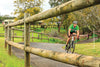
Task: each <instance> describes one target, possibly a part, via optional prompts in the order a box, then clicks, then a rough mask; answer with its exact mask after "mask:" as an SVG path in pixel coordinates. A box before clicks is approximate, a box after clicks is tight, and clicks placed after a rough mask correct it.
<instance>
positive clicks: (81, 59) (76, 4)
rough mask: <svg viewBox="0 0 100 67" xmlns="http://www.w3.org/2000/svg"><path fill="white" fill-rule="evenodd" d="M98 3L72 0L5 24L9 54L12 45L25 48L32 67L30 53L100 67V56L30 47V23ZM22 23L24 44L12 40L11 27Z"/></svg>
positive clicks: (27, 61)
mask: <svg viewBox="0 0 100 67" xmlns="http://www.w3.org/2000/svg"><path fill="white" fill-rule="evenodd" d="M96 4H100V0H71V1H69V2H66V3H64V4H62V5H59V6H57V7H55V8H52V9H50V10H47V11H45V12H41V13H39V14H36V15H33V16H30V17H27V18H25V19H22V20H18V21H17V22H14V23H10V24H7V25H6V26H5V47H7V44H8V54H9V55H11V46H14V47H16V48H19V49H21V50H24V51H25V67H30V53H32V54H36V55H39V56H42V57H45V58H49V59H53V60H57V61H61V62H64V63H69V64H73V65H77V66H81V67H99V65H100V58H95V57H92V56H84V55H79V54H67V53H62V52H55V51H50V50H43V49H38V48H33V47H30V23H33V22H36V21H40V20H44V19H47V18H50V17H54V16H59V15H62V14H65V13H69V12H72V11H76V10H79V9H83V8H86V7H89V6H93V5H96ZM20 24H24V45H21V44H18V43H14V42H12V41H11V28H12V27H13V26H18V25H20Z"/></svg>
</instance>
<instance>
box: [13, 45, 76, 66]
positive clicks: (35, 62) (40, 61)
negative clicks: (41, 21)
mask: <svg viewBox="0 0 100 67" xmlns="http://www.w3.org/2000/svg"><path fill="white" fill-rule="evenodd" d="M21 44H23V43H21ZM30 44H31V45H30V46H31V47H35V48H41V49H47V50H53V51H58V52H65V51H64V50H63V49H62V48H61V47H62V46H64V44H52V43H30ZM12 51H13V53H14V54H15V55H16V56H17V57H19V58H22V59H23V58H24V52H23V51H22V50H20V49H17V48H14V47H12ZM31 64H32V66H35V67H77V66H73V65H69V64H65V63H62V62H58V61H54V60H51V59H46V58H43V57H40V56H36V55H33V54H31Z"/></svg>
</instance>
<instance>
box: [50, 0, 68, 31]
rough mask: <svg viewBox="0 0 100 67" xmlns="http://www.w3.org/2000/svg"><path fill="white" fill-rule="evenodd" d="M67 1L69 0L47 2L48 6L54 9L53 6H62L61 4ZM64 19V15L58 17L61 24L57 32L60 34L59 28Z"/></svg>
mask: <svg viewBox="0 0 100 67" xmlns="http://www.w3.org/2000/svg"><path fill="white" fill-rule="evenodd" d="M67 1H69V0H49V4H50V5H51V7H55V6H58V5H60V4H62V3H65V2H67ZM65 17H66V14H63V15H61V16H60V19H61V20H60V21H61V23H60V25H59V28H58V32H60V27H61V25H62V24H63V22H64V20H65Z"/></svg>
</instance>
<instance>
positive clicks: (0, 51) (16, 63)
mask: <svg viewBox="0 0 100 67" xmlns="http://www.w3.org/2000/svg"><path fill="white" fill-rule="evenodd" d="M0 61H1V63H0V67H24V60H23V59H19V58H17V57H16V56H14V55H13V54H12V56H9V55H8V52H7V49H5V48H4V38H2V37H1V38H0Z"/></svg>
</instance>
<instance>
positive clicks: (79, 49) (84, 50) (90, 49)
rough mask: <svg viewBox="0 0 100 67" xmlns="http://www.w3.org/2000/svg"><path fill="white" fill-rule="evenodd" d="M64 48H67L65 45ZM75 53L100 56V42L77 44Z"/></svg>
mask: <svg viewBox="0 0 100 67" xmlns="http://www.w3.org/2000/svg"><path fill="white" fill-rule="evenodd" d="M94 45H95V46H94ZM63 49H65V46H63ZM75 53H78V54H83V55H89V56H95V57H100V42H98V43H97V42H96V43H86V44H76V46H75Z"/></svg>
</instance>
